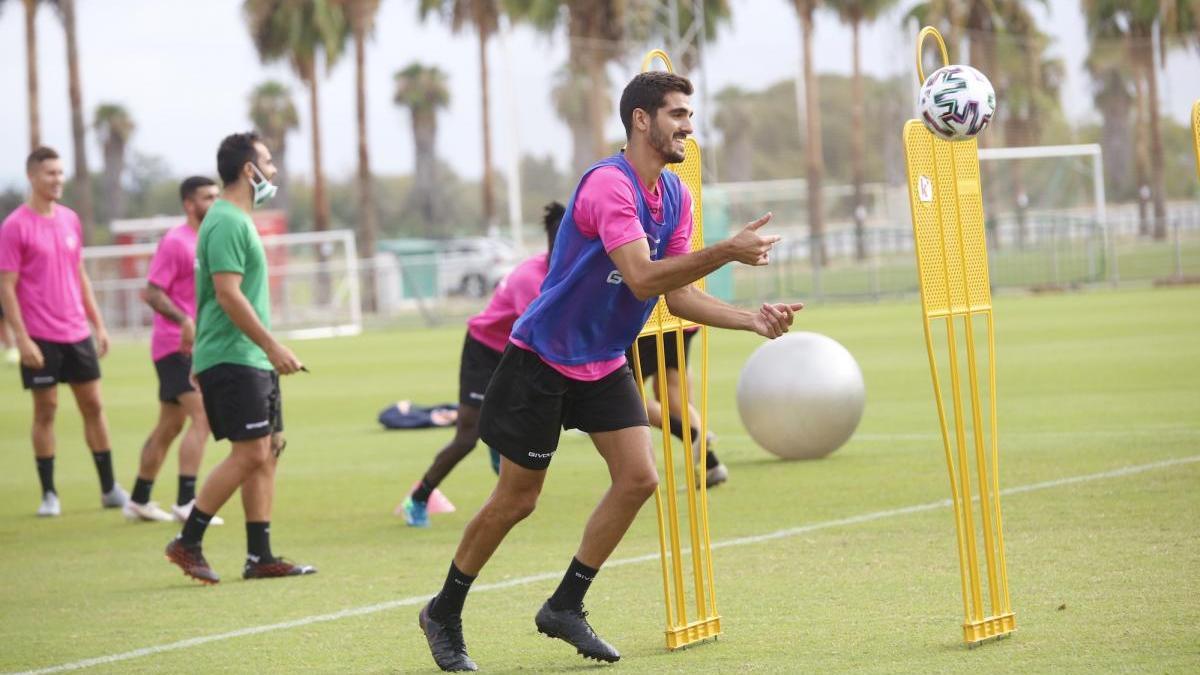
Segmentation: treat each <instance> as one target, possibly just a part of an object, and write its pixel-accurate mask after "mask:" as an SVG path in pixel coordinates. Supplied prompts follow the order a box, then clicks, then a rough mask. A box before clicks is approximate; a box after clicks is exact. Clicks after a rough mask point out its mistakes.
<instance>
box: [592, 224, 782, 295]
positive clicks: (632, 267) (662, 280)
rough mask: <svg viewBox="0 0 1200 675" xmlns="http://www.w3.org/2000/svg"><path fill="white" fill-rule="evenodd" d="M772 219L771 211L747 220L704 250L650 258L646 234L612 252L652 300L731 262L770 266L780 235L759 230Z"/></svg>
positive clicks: (633, 286) (628, 278)
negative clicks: (733, 231)
mask: <svg viewBox="0 0 1200 675" xmlns="http://www.w3.org/2000/svg"><path fill="white" fill-rule="evenodd" d="M770 220H771V214H770V213H767V214H766V215H764V216H762V217H761V218H759V219H758V220H755V221H754V222H751V223H747V224H746V226H745V227H743V228H742V231H741V232H738V233H737V234H736V235H734V236H733V237H731V238H729V239H726V240H725V241H722V242H719V243H717V244H713V245H712V246H709V247H707V248H703V249H700V250H699V251H696V252H695V253H688V254H685V255H678V256H669V257H666V258H663V259H662V260H651V259H650V245H649V244H648V243H647V242H646V238H645V237H641V238H639V239H635V240H633V241H631V242H629V243H626V244H624V245H622V246H619V247H617V248H615V249H613V250H612V251H610V252H609V254H608V255H609V257H611V258H612V261H613V263H614V264H615V265H616V266H617V270H618V271H619V272H620V273H621V277H622V278H624V280H625V284H626V285H627V286H629V290H631V291H633V294H634V295H635V296H636V297H637V298H638V299H639V300H648V299H650V298H653V297H655V296H659V295H662V294H664V293H668V292H670V291H673V290H675V289H677V288H682V287H684V286H687V285H688V284H690V283H692V282H693V281H696V280H697V279H701V278H703V277H706V276H708V275H709V274H711V273H713V272H715V271H716V270H718V269H719V268H721V267H722V266H724V265H725V264H727V263H731V262H740V263H742V264H744V265H766V264H767V262H768V257H767V254H768V253H769V252H770V250H771V247H772V246H774V245H775V242H777V241H779V239H780V238H779V236H778V235H767V236H763V235H761V234H759V233H758V231H759V229H760V228H761V227H762V226H763V225H766V224H767V223H768V222H769V221H770Z"/></svg>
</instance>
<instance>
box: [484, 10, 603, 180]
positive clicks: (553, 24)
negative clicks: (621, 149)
mask: <svg viewBox="0 0 1200 675" xmlns="http://www.w3.org/2000/svg"><path fill="white" fill-rule="evenodd" d="M505 5H506V8H507V9H508V11H509V14H510V15H511V16H513V17H514V18H516V19H522V20H525V21H528V22H529V23H531V24H533V25H534V26H535V27H537V28H539V29H541V30H543V31H545V32H550V31H553V30H554V29H555V28H557V27H558V24H559V22H560V21H561V20H562V9H563V8H564V7H565V8H566V10H567V36H568V40H569V45H568V47H567V52H568V57H567V61H568V63H569V64H570V67H571V72H572V75H573V76H574V77H582V78H584V81H586V82H587V86H588V96H587V119H588V129H589V131H590V136H591V143H590V146H591V147H590V152H589V153H588V156H586V157H582V158H581V157H575V159H574V164H575V165H576V166H579V165H581V164H582V165H583V166H588V165H590V164H591V163H592V162H594V161H595V160H597V159H600V158H601V157H604V156H605V155H607V154H609V148H608V144H607V143H606V142H605V139H604V127H605V124H606V123H607V122H608V121H609V118H610V116H611V114H612V113H611V110H610V109H611V107H612V106H611V101H610V98H609V91H608V85H609V81H608V74H607V72H606V71H605V69H606V68H607V66H608V64H609V62H611V61H613V60H614V59H616V58H618V57H620V56H621V52H622V50H621V41H622V38H623V37H624V34H625V31H624V25H625V21H624V17H625V11H626V9H625V5H626V2H625V0H506V2H505Z"/></svg>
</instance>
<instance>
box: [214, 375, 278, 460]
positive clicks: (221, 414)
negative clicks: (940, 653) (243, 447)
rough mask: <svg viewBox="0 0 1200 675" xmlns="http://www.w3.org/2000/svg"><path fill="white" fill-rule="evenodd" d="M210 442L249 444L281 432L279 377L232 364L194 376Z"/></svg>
mask: <svg viewBox="0 0 1200 675" xmlns="http://www.w3.org/2000/svg"><path fill="white" fill-rule="evenodd" d="M196 380H197V381H198V382H199V383H200V393H201V394H203V396H204V412H205V414H207V415H208V425H209V426H210V427H211V428H212V433H213V438H215V439H217V440H218V441H219V440H221V439H223V438H228V439H229V440H231V441H251V440H254V439H256V438H262V437H263V436H267V435H270V434H272V433H278V432H280V431H283V400H282V398H281V396H280V392H279V374H278V373H276V372H275V371H273V370H261V369H259V368H251V367H250V366H242V365H238V364H234V363H218V364H217V365H215V366H213V367H212V368H209V369H208V370H205V371H204V372H202V373H197V374H196Z"/></svg>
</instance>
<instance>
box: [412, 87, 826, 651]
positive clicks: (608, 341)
mask: <svg viewBox="0 0 1200 675" xmlns="http://www.w3.org/2000/svg"><path fill="white" fill-rule="evenodd" d="M691 93H692V85H691V83H690V82H689V81H688V80H687V79H685V78H683V77H680V76H678V75H675V74H672V73H663V72H650V73H642V74H640V75H638V76H637V77H635V78H633V80H632V81H631V82H630V83H629V84H628V85H627V86H626V87H625V90H624V92H623V93H622V95H621V104H620V114H621V121H622V122H623V123H624V125H625V133H626V138H627V139H628V142H627V146H626V147H627V149H626V150H625V152H623V153H618V154H616V155H613V156H612V157H609V158H607V159H604V160H601V161H600V162H599V163H597V164H596V165H595V166H593V167H592V168H591V169H589V170H588V172H587V173H585V174H584V175H583V177H582V178H581V179H580V182H579V185H578V187H577V188H576V190H575V194H574V195H573V196H572V197H571V200H570V201H569V202H567V211H566V214H565V215H564V216H563V220H562V224H561V226H560V227H559V231H558V236H557V238H556V240H555V243H554V255H553V256H552V257H551V259H550V268H549V272H548V274H547V275H546V280H545V282H544V283H543V284H542V292H541V295H539V296H538V298H537V299H536V300H534V301H533V303H532V304H531V305H530V306H529V309H528V310H526V312H525V313H524V314H523V315H522V316H521V318H520V319H519V320H518V321H517V323H516V325H515V326H514V327H513V331H512V337H511V338H510V344H509V345H508V346H507V348H506V349H505V352H504V356H503V358H502V359H501V361H500V364H499V365H498V366H497V368H496V372H495V374H494V375H493V376H492V380H491V383H490V384H489V385H488V389H487V392H486V395H485V397H484V399H483V407H482V409H481V410H480V421H479V428H480V432H481V433H480V436H481V438H482V439H483V440H484V441H485V442H486V443H487V444H488V445H489V446H491V447H493V448H496V449H497V450H498V451H499V452H500V454H501V456H502V458H501V466H500V479H499V481H498V482H497V485H496V488H495V490H494V491H493V492H492V494H491V496H490V497H489V498H488V500H487V502H486V503H484V505H483V507H482V508H481V509H480V510H479V512H478V513H477V514H476V515H475V516H474V518H472V519H471V522H470V523H469V524H468V525H467V527H466V531H465V532H464V533H463V536H462V540H461V542H460V543H459V546H458V550H457V552H456V553H455V555H454V560H453V561H452V562H451V564H450V570H449V573H448V574H447V576H446V581H445V584H444V585H443V587H442V590H441V592H439V593H438V595H437V596H435V597H434V598H433V600H431V601H430V602H429V603H428V604H427V605H426V606H425V607H424V608H422V610H421V612H420V616H419V622H420V625H421V629H422V630H423V631H424V633H425V637H426V640H427V641H428V643H429V648H430V651H431V652H432V655H433V658H434V661H435V662H436V663H437V665H438V666H439V667H440V668H442V669H443V670H448V671H451V670H476V666H475V663H474V662H473V661H472V660H471V658H470V657H469V656H468V655H467V650H466V645H465V643H464V640H463V633H462V608H463V603H464V602H465V601H466V596H467V592H468V590H469V589H470V586H471V583H472V582H473V581H474V580H475V578H476V576H477V575H478V574H479V573H480V571H481V570H482V569H483V566H484V565H485V564H486V563H487V561H488V559H489V558H490V557H491V556H492V554H493V553H494V552H495V551H496V549H497V547H499V545H500V542H501V541H503V540H504V537H505V536H506V535H507V534H508V532H509V531H510V530H511V529H512V527H513V526H514V525H516V524H517V523H518V522H519V521H521V520H522V519H524V518H525V517H526V516H528V515H529V514H530V513H532V512H533V509H534V506H535V504H536V502H537V498H538V495H539V494H540V492H541V489H542V484H543V482H544V481H545V477H546V469H547V467H549V465H550V460H551V459H552V458H553V457H554V453H555V450H556V448H557V447H558V440H559V435H560V433H561V430H562V429H563V428H567V429H570V428H575V429H579V430H580V431H583V432H586V433H588V434H589V435H590V436H591V439H592V442H593V444H594V445H595V446H596V450H597V451H598V452H599V453H600V456H601V457H602V458H603V459H604V461H605V463H606V464H607V465H608V472H609V475H610V477H611V480H612V484H611V486H610V487H609V489H608V491H607V492H606V493H605V495H604V497H603V498H602V499H601V500H600V503H599V504H598V505H597V506H596V508H595V510H594V511H593V513H592V515H591V517H590V519H589V520H588V522H587V525H586V527H585V528H584V532H583V541H582V543H581V544H580V546H579V548H578V549H577V551H576V553H575V557H574V558H573V559H572V560H571V562H570V565H569V566H568V567H567V571H566V574H565V575H564V576H563V580H562V582H561V583H560V584H559V586H558V588H557V590H555V591H554V594H553V595H552V596H551V597H550V598H549V599H548V600H547V601H546V602H545V604H544V605H542V607H541V609H540V611H538V612H537V615H536V617H535V619H534V622H535V624H536V626H537V629H538V631H539V632H541V633H543V634H545V635H548V636H550V637H555V638H559V639H561V640H563V641H565V642H567V643H568V644H570V645H571V646H572V647H574V648H575V649H576V650H577V651H578V652H579V653H580V654H581V655H583V656H584V657H586V658H592V659H598V660H601V661H608V662H613V661H617V660H618V659H620V654H618V652H617V650H615V649H613V647H612V646H611V645H609V644H608V643H607V642H605V641H604V640H602V639H601V638H600V637H598V636H597V635H596V633H595V632H594V631H593V630H592V628H591V626H590V625H589V624H588V622H587V619H586V616H587V614H586V612H585V611H584V610H583V597H584V594H585V593H586V592H587V590H588V587H589V585H590V584H591V582H592V580H593V579H594V578H595V576H596V574H597V572H598V571H599V569H600V566H601V565H603V564H604V561H605V560H606V559H607V558H608V557H609V555H610V554H611V553H612V552H613V549H615V548H616V546H617V544H618V543H619V542H620V540H621V538H622V537H623V536H624V534H625V531H626V530H627V529H628V528H629V525H630V524H631V523H632V522H633V519H634V517H635V516H636V515H637V513H638V511H639V510H640V509H641V507H642V504H643V503H644V502H645V501H646V500H647V499H649V497H650V496H651V495H652V494H654V490H655V488H656V487H657V485H658V474H657V470H656V469H655V459H654V453H653V448H652V445H651V440H650V430H649V426H648V424H647V420H646V410H645V408H644V407H643V405H642V399H641V396H640V394H639V393H638V390H637V385H636V383H635V382H634V378H633V374H632V372H631V371H630V369H629V366H628V365H627V364H626V361H625V350H626V349H627V348H628V347H629V345H631V344H632V343H633V341H634V339H635V338H636V337H637V335H638V333H639V332H640V331H641V328H642V326H643V325H644V324H645V323H646V319H647V318H648V317H649V315H650V312H651V311H652V310H653V308H654V304H655V302H656V301H657V299H658V296H660V295H666V298H667V302H668V304H669V306H670V308H671V311H672V312H673V313H674V314H675V315H677V316H680V317H683V318H685V319H689V320H692V321H695V322H697V323H702V324H707V325H710V326H716V327H720V328H734V329H741V330H747V331H753V332H756V333H758V334H760V335H763V336H764V337H768V338H775V337H778V336H780V335H782V334H783V333H785V332H787V330H788V329H789V327H790V326H791V323H792V320H793V318H794V314H795V312H796V311H798V310H799V309H801V307H802V305H801V304H799V303H796V304H778V305H768V304H764V305H763V306H762V307H761V308H759V309H758V310H757V311H746V310H742V309H739V308H736V307H733V306H731V305H728V304H726V303H723V302H721V301H719V300H717V299H715V298H713V297H712V296H710V295H708V294H706V293H704V292H702V291H700V290H699V289H697V288H696V287H694V286H693V285H692V282H694V281H696V280H697V279H700V278H702V277H704V276H705V275H707V274H709V273H711V272H713V271H715V270H717V269H718V268H720V267H721V266H723V265H725V264H727V263H731V262H740V263H743V264H747V265H765V264H767V262H768V254H769V252H770V250H771V247H772V246H773V245H774V244H775V242H777V241H778V240H779V237H777V236H762V235H760V234H759V233H758V231H759V229H760V228H761V227H762V226H763V225H765V224H766V223H767V221H768V220H770V214H767V215H764V216H763V217H762V218H759V219H758V220H756V221H754V222H752V223H749V224H748V225H746V226H745V228H744V229H742V230H741V231H740V232H739V233H738V234H737V235H735V236H734V237H733V238H731V239H729V240H726V241H723V242H720V243H718V244H715V245H713V246H711V247H708V248H705V249H703V250H700V251H696V252H694V253H693V252H691V246H690V240H691V235H692V198H691V195H690V194H688V191H687V189H686V188H685V187H684V186H683V185H682V183H681V181H680V180H679V177H678V176H676V175H675V174H673V173H671V172H669V171H663V169H664V167H665V166H666V165H667V164H668V163H673V162H679V161H682V160H683V156H684V140H685V139H686V138H687V136H688V135H689V134H691V133H692V122H691V117H692V107H691V103H690V99H689V96H690V95H691Z"/></svg>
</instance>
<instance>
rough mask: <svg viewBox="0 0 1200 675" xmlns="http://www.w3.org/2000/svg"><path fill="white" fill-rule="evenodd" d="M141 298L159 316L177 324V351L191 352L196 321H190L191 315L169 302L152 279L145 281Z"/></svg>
mask: <svg viewBox="0 0 1200 675" xmlns="http://www.w3.org/2000/svg"><path fill="white" fill-rule="evenodd" d="M142 299H143V300H145V301H146V304H147V305H149V306H150V309H153V310H154V311H155V312H156V313H157V314H158V315H159V316H161V317H162V318H164V319H166V320H167V321H170V322H171V323H173V324H175V325H177V326H179V330H180V336H179V351H181V352H183V353H184V354H190V353H192V344H193V343H194V342H195V341H196V322H194V321H192V317H190V316H188V315H187V314H186V313H185V312H184V311H183V310H182V309H179V306H178V305H176V304H175V303H174V302H171V298H170V297H168V296H167V292H166V291H165V290H163V289H162V288H161V287H160V286H158V285H157V284H155V283H154V282H153V281H148V282H146V292H145V293H144V294H143V295H142Z"/></svg>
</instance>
